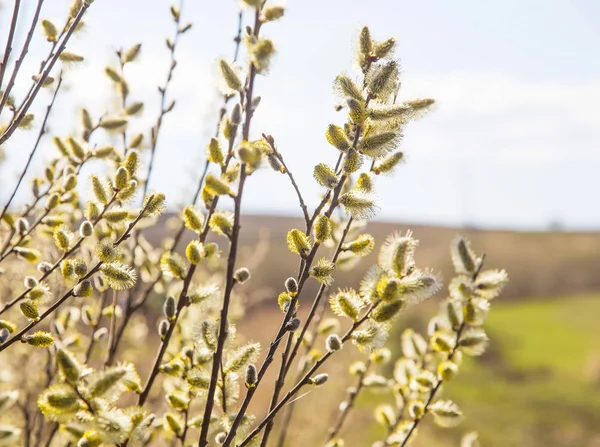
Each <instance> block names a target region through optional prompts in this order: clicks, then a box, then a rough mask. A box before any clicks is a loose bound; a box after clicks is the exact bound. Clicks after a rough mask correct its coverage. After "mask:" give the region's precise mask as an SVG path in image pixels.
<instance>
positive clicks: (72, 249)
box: [0, 193, 117, 315]
mask: <svg viewBox="0 0 600 447" xmlns="http://www.w3.org/2000/svg"><path fill="white" fill-rule="evenodd" d="M116 197H117V195H116V193H115V194H114V195H113V196H112V197H111V199H110V200H109V201H108V203H107V204H106V205H105V206H104V209H103V210H102V212H101V213H100V214H99V215H98V217H97V218H96V220H94V221H93V222H92V223H93V224H94V225H96V224H97V223H98V222H99V221H100V220H101V219H102V217H104V213H106V211H108V209H109V208H110V206H111V205H112V204H113V203H115V201H116ZM83 240H84V238H82V237H80V238H79V240H78V241H77V242H76V243H75V245H73V247H71V248H70V249H69V250H67V251H66V252H65V253H63V255H62V256H61V257H60V258H59V259H58V261H56V262H55V263H54V264H52V267H51V268H50V269H49V270H48V271H47V272H46V273H44V274H42V276H40V277H39V278H38V282H42V281H43V280H44V279H46V278H47V277H48V276H50V274H51V273H52V272H53V271H54V270H56V269H57V268H58V266H59V265H60V264H61V262H62V261H64V260H65V259H66V258H67V257H69V256H70V255H71V254H73V253H74V252H75V251H76V250H77V249H78V248H79V247H80V246H81V243H82V242H83ZM30 290H31V289H27V290H25V291H24V292H23V293H21V295H19V296H17V297H16V298H15V299H13V300H12V301H10V302H8V303H6V304H5V305H4V307H3V308H2V310H0V315H2V314H3V313H4V312H6V311H7V310H8V309H10V308H11V307H12V306H14V305H15V304H17V303H18V302H19V301H20V300H22V299H23V298H24V297H25V296H26V295H27V294H28V293H29V291H30Z"/></svg>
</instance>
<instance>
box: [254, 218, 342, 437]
mask: <svg viewBox="0 0 600 447" xmlns="http://www.w3.org/2000/svg"><path fill="white" fill-rule="evenodd" d="M352 220H353V219H352V218H350V219H349V220H348V222H347V224H346V227H345V228H344V232H343V233H342V237H341V238H340V240H339V242H338V244H337V247H336V249H335V252H334V254H333V257H332V258H331V262H332V263H334V264H335V263H336V262H337V259H338V257H339V255H340V253H341V252H342V246H343V244H344V241H345V240H346V236H347V235H348V231H349V230H350V227H351V226H352ZM327 287H328V286H327V285H326V284H321V286H320V287H319V291H318V293H317V297H316V298H315V299H314V301H313V305H312V307H311V310H310V312H309V314H308V317H307V320H306V322H305V323H304V325H303V327H302V331H301V332H300V335H299V336H298V337H297V339H296V343H295V344H294V337H293V334H291V333H290V334H289V335H288V340H287V343H286V346H285V350H284V352H283V354H282V359H281V367H280V368H279V375H278V376H277V380H276V381H275V387H274V389H273V395H272V397H271V406H270V407H269V411H271V410H272V409H273V408H274V407H275V405H276V404H277V401H278V400H279V394H280V393H281V390H282V389H283V386H284V384H285V376H286V375H287V373H288V371H289V369H290V365H291V364H292V361H293V360H294V357H295V356H296V353H297V352H298V347H299V345H300V343H302V339H303V337H304V334H305V333H306V331H307V330H308V328H309V326H310V323H311V321H312V318H313V317H314V315H315V312H316V310H317V307H318V306H319V302H320V300H321V297H322V295H323V293H324V292H325V289H326V288H327ZM292 345H293V346H294V348H293V350H292ZM274 424H275V419H272V420H271V421H270V422H269V423H268V424H267V426H266V428H265V433H264V435H263V439H262V441H261V447H266V445H267V441H268V439H269V436H270V434H271V431H272V430H273V426H274Z"/></svg>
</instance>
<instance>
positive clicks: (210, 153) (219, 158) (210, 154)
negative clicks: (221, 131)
mask: <svg viewBox="0 0 600 447" xmlns="http://www.w3.org/2000/svg"><path fill="white" fill-rule="evenodd" d="M206 158H207V159H208V161H210V162H211V163H216V164H218V165H223V160H224V157H223V151H222V149H221V144H220V143H219V140H217V139H216V138H211V139H210V142H209V143H208V146H207V147H206Z"/></svg>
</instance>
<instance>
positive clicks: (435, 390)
mask: <svg viewBox="0 0 600 447" xmlns="http://www.w3.org/2000/svg"><path fill="white" fill-rule="evenodd" d="M483 261H485V253H484V254H483V255H482V257H481V262H480V263H479V265H478V266H477V269H476V270H475V272H474V273H473V276H472V277H471V279H472V280H473V281H476V280H477V277H478V276H479V274H480V273H481V269H482V268H483ZM466 326H467V323H466V322H465V321H464V320H463V322H462V323H461V324H460V327H459V328H458V330H457V331H456V338H455V340H454V347H453V348H452V350H451V351H450V352H449V353H448V360H452V358H453V357H454V356H455V355H456V352H457V351H458V348H459V347H460V337H461V335H462V333H463V331H464V330H465V328H466ZM443 382H444V380H443V379H442V378H441V377H440V378H439V379H438V381H437V383H436V384H435V386H434V387H433V388H432V389H431V391H430V393H429V397H428V399H427V402H426V403H425V408H424V409H423V414H422V415H421V416H420V417H419V418H418V419H415V420H414V422H413V424H412V425H411V427H410V430H409V431H408V433H407V434H406V437H405V438H404V440H403V441H402V444H400V446H399V447H405V446H406V445H408V441H409V440H410V438H411V436H412V435H413V434H414V433H415V431H416V430H417V426H418V425H419V423H420V422H421V421H422V420H423V419H424V418H425V416H426V415H427V412H428V411H429V406H430V405H431V403H432V402H433V399H434V398H435V396H436V394H437V393H438V391H439V390H440V388H441V387H442V384H443ZM400 420H401V419H400V418H398V420H397V421H396V424H395V425H396V426H397V425H398V424H399V423H400ZM386 445H389V444H388V443H387V441H386Z"/></svg>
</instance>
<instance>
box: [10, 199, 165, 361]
mask: <svg viewBox="0 0 600 447" xmlns="http://www.w3.org/2000/svg"><path fill="white" fill-rule="evenodd" d="M153 197H154V196H151V197H150V198H149V199H148V203H147V204H146V206H145V207H144V208H143V209H142V210H141V211H140V213H139V214H138V215H137V217H136V218H135V220H133V222H131V223H130V224H129V226H128V227H127V230H126V231H125V232H124V233H123V235H122V236H121V237H120V238H119V239H117V241H116V242H115V243H114V245H115V246H119V245H120V244H121V243H122V242H123V241H124V240H126V239H127V238H129V235H130V233H131V230H132V229H133V227H134V226H135V225H136V224H137V223H138V222H139V221H140V219H141V218H142V217H143V215H144V213H145V211H146V209H147V208H148V206H150V204H151V202H152V199H153ZM102 264H103V262H102V261H100V262H98V263H97V264H96V265H95V266H94V267H93V268H92V269H91V270H90V271H89V272H88V273H87V274H86V275H85V276H84V277H83V278H81V279H80V280H79V281H78V282H77V284H79V283H81V282H82V281H84V280H86V279H89V278H91V277H92V276H93V275H94V274H95V273H96V272H97V271H98V270H100V267H101V266H102ZM74 288H75V286H73V287H72V288H71V289H70V290H69V291H68V292H67V293H65V294H64V295H63V296H62V297H61V298H60V299H58V300H57V301H56V302H54V304H52V306H50V307H49V308H48V309H47V310H46V311H45V312H44V313H43V314H42V315H40V317H39V318H38V319H37V320H36V321H32V322H31V323H29V324H28V325H27V326H25V327H24V328H23V329H21V330H20V331H19V332H18V333H17V334H15V335H14V336H13V337H12V338H10V339H8V340H7V341H5V342H4V344H2V345H0V352H2V351H4V350H5V349H6V348H8V347H9V346H10V345H12V344H13V343H14V342H16V341H17V340H19V339H21V337H22V336H23V335H25V333H27V332H28V331H30V330H31V329H33V328H34V327H35V326H37V325H38V324H39V323H41V322H42V321H44V320H45V319H46V318H47V317H48V316H49V315H50V314H52V313H53V312H54V311H55V310H56V309H58V308H59V307H60V306H61V304H63V303H64V302H65V301H67V300H68V299H69V298H70V297H72V296H74V290H73V289H74Z"/></svg>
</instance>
